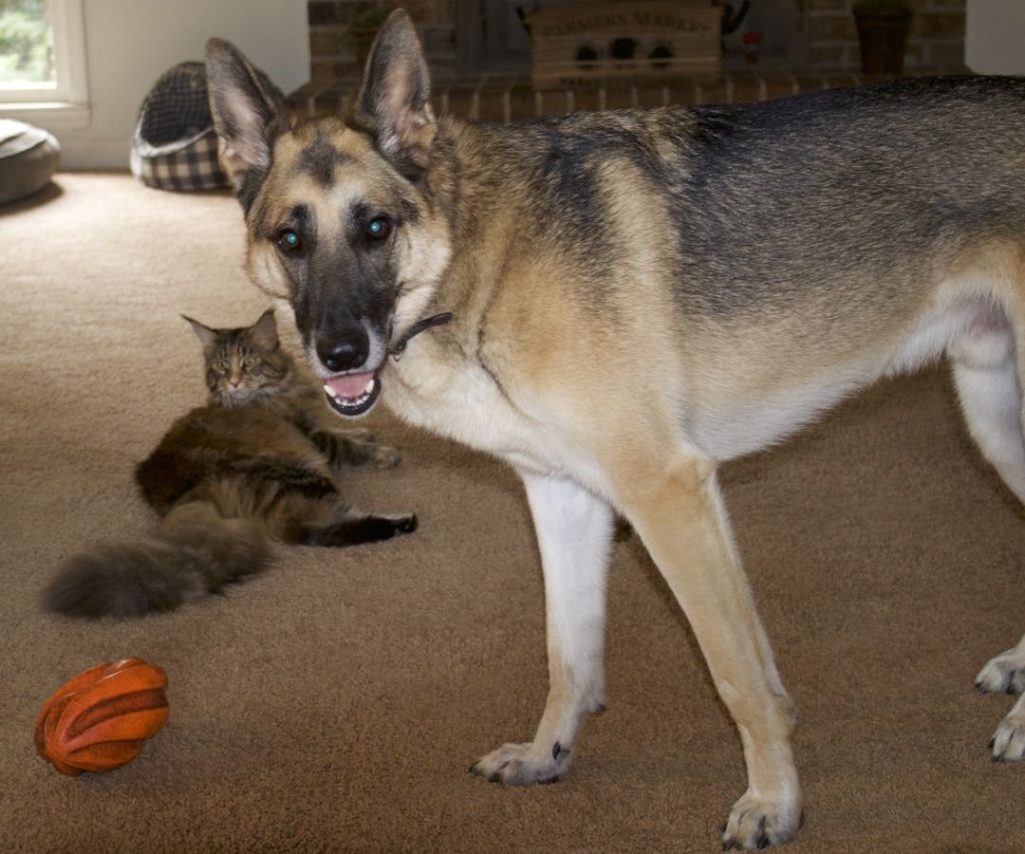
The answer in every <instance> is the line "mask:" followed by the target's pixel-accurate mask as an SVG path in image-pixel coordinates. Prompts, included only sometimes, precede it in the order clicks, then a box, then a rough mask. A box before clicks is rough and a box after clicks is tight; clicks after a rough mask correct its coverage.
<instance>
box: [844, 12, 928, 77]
mask: <svg viewBox="0 0 1025 854" xmlns="http://www.w3.org/2000/svg"><path fill="white" fill-rule="evenodd" d="M853 11H854V22H855V24H856V25H857V28H858V45H859V46H860V48H861V70H862V71H863V72H864V73H865V74H887V75H898V74H900V73H901V72H903V70H904V51H905V48H906V47H907V43H908V34H909V33H910V32H911V19H912V17H913V16H914V10H913V9H912V8H911V5H910V3H908V2H907V0H859V2H857V3H855V4H854V6H853Z"/></svg>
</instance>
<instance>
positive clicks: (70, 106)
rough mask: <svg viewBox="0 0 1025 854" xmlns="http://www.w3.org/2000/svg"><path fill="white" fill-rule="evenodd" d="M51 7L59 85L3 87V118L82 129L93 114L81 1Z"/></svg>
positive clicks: (63, 0) (56, 0)
mask: <svg viewBox="0 0 1025 854" xmlns="http://www.w3.org/2000/svg"><path fill="white" fill-rule="evenodd" d="M49 4H50V5H49V8H50V23H51V25H52V26H53V61H54V72H55V75H56V78H57V82H56V85H50V84H28V85H26V86H24V87H21V88H18V87H13V86H11V87H7V86H0V116H2V117H4V118H13V119H18V120H20V121H25V122H29V123H39V124H45V125H46V126H47V127H48V128H61V129H65V128H83V127H86V126H87V125H88V123H89V117H90V110H89V79H88V71H87V64H86V47H85V15H84V12H83V8H82V0H49Z"/></svg>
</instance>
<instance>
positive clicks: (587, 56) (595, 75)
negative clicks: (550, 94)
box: [527, 2, 722, 89]
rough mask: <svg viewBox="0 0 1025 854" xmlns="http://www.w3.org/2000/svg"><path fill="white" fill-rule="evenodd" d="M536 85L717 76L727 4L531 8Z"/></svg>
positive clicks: (595, 5) (582, 5) (533, 63)
mask: <svg viewBox="0 0 1025 854" xmlns="http://www.w3.org/2000/svg"><path fill="white" fill-rule="evenodd" d="M527 23H528V25H529V27H530V36H531V50H532V68H531V81H532V82H533V84H534V86H535V87H536V88H539V89H543V88H550V87H552V86H558V85H573V84H578V83H583V82H595V81H622V82H626V81H629V80H630V79H634V80H653V79H655V80H657V79H664V78H668V77H714V76H717V75H718V74H719V70H720V67H721V52H722V51H721V35H720V29H721V25H722V7H718V6H696V5H689V4H686V3H680V2H675V3H672V2H659V3H654V2H652V3H644V2H637V3H582V4H579V5H577V4H575V5H571V6H550V7H546V8H544V7H543V8H540V9H536V10H535V11H533V12H532V13H531V14H530V15H529V16H528V18H527Z"/></svg>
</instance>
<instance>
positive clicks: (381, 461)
mask: <svg viewBox="0 0 1025 854" xmlns="http://www.w3.org/2000/svg"><path fill="white" fill-rule="evenodd" d="M370 459H371V460H373V463H374V467H375V468H379V469H392V468H395V466H397V465H398V464H399V463H400V462H402V454H400V453H399V451H398V449H397V448H393V447H391V445H374V447H373V450H372V451H370Z"/></svg>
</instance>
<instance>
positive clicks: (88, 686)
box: [35, 658, 168, 776]
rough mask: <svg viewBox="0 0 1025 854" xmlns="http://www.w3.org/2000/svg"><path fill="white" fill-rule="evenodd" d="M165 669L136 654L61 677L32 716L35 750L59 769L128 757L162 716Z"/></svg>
mask: <svg viewBox="0 0 1025 854" xmlns="http://www.w3.org/2000/svg"><path fill="white" fill-rule="evenodd" d="M166 688H167V674H166V673H164V671H163V668H161V667H158V666H157V665H155V664H149V663H148V662H146V661H143V659H141V658H123V659H121V661H115V662H108V663H106V664H97V665H96V666H95V667H90V668H89V669H88V670H86V671H84V672H82V673H80V674H78V676H76V677H75V678H74V679H71V680H69V681H68V682H65V683H64V684H63V685H62V686H61V687H60V688H59V689H58V690H57V692H56V693H55V694H54V695H53V696H52V697H50V699H49V700H47V701H46V702H45V703H44V704H43V708H42V709H41V710H40V712H39V716H38V717H37V718H36V730H35V739H36V751H37V752H38V753H39V755H40V756H42V757H43V758H44V759H47V760H49V761H50V762H51V763H53V767H54V768H56V769H57V770H58V771H60V772H61V773H62V774H68V775H71V776H76V775H78V774H81V773H82V772H83V771H112V770H113V769H114V768H119V767H120V766H122V765H124V764H125V763H127V762H131V761H132V760H133V759H134V758H135V757H136V756H138V755H139V751H140V750H142V746H143V743H144V742H145V741H146V739H148V738H151V737H152V736H154V735H156V734H157V733H158V732H160V729H161V728H162V727H163V726H164V722H165V721H166V720H167V713H168V706H167V694H166V693H165V689H166Z"/></svg>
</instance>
